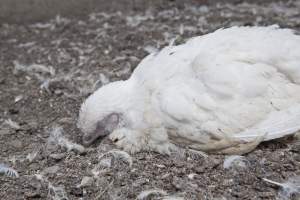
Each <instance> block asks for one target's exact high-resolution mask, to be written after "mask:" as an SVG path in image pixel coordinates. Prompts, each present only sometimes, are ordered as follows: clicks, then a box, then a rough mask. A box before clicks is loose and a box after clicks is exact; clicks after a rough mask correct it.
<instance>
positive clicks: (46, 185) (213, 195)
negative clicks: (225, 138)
mask: <svg viewBox="0 0 300 200" xmlns="http://www.w3.org/2000/svg"><path fill="white" fill-rule="evenodd" d="M284 2H286V3H280V2H276V1H258V0H257V1H255V0H253V1H249V2H248V3H247V2H244V1H230V2H229V1H227V2H226V1H220V2H218V1H213V2H211V3H209V4H208V3H203V1H188V2H186V3H182V2H180V1H165V3H164V4H161V5H156V6H155V7H151V8H149V9H147V10H146V11H144V10H142V9H139V8H138V7H133V8H132V10H129V11H128V10H126V11H124V10H122V9H121V10H119V11H118V12H102V13H91V14H90V15H88V16H86V17H81V18H80V19H78V18H77V19H66V18H63V17H60V16H57V17H56V18H54V19H52V20H50V21H48V22H44V23H35V24H29V25H8V24H2V25H0V164H1V163H2V164H5V165H6V166H7V167H11V168H13V169H14V170H16V171H17V172H18V174H19V177H15V178H14V177H9V176H1V174H0V199H11V200H14V199H55V200H56V199H85V200H89V199H120V200H122V199H136V198H140V199H200V200H202V199H203V200H205V199H209V200H210V199H214V200H226V199H227V200H234V199H284V198H285V199H299V198H300V197H299V193H298V196H297V194H294V195H289V193H288V191H283V190H282V189H281V188H280V187H278V186H276V185H274V184H271V183H268V182H266V181H264V180H263V178H267V179H269V180H273V181H277V182H280V183H282V182H285V181H287V180H290V179H291V178H293V177H297V176H300V154H299V152H300V144H299V142H297V141H296V140H295V139H293V138H287V139H283V140H278V141H270V142H267V143H263V144H261V145H260V146H259V147H258V148H257V149H256V150H255V151H253V152H251V153H249V154H247V155H245V157H244V158H243V159H242V160H240V161H239V162H235V164H233V165H232V166H231V167H230V168H227V169H225V168H224V167H223V163H224V160H225V158H226V157H225V156H220V155H209V156H208V157H207V156H201V155H197V154H195V153H192V152H188V151H186V152H183V153H182V154H180V155H172V156H166V155H160V154H157V153H153V152H143V153H138V154H135V155H132V158H126V156H127V155H123V154H122V153H118V152H117V153H114V152H111V150H113V149H115V148H116V147H115V146H114V145H113V144H111V143H110V141H109V140H108V139H104V140H102V141H101V142H100V141H99V142H98V143H97V144H94V145H93V146H92V147H91V148H89V149H86V152H81V151H80V147H79V148H78V147H77V146H76V147H75V150H72V149H69V150H68V149H67V148H65V147H61V146H60V145H59V144H62V143H68V142H65V141H66V140H65V139H64V138H68V140H69V141H72V142H75V143H78V144H80V143H81V136H82V133H80V131H79V130H78V129H77V128H76V119H77V116H78V109H79V107H80V104H81V103H82V101H83V100H84V99H85V98H86V97H87V96H88V95H89V94H90V93H91V92H93V91H94V90H95V89H96V88H98V87H100V86H101V85H103V84H106V83H107V82H110V81H115V80H120V79H126V78H128V77H129V76H130V73H131V72H132V70H133V69H134V68H135V66H136V65H137V64H138V63H139V62H140V61H141V59H142V58H143V57H144V56H146V55H147V54H148V53H150V52H152V51H155V50H157V49H161V48H162V47H164V46H166V45H168V44H169V43H170V41H172V40H175V41H177V42H178V41H184V40H185V39H187V38H189V37H192V36H197V35H202V34H205V33H208V32H211V31H213V30H216V29H218V28H221V27H230V26H234V25H272V24H278V25H280V26H282V27H289V28H293V29H295V30H297V31H299V30H300V1H284ZM60 134H61V135H60ZM68 144H71V143H68ZM72 145H73V144H71V146H72ZM73 146H74V145H73ZM73 146H72V147H73ZM76 149H77V150H76ZM78 149H79V150H78ZM78 151H79V152H78ZM106 152H110V153H106ZM105 153H106V154H105ZM122 155H123V157H122ZM101 156H102V157H101ZM130 159H132V160H130ZM131 161H132V164H131V163H130V162H131ZM0 173H1V166H0ZM82 180H83V181H82ZM299 182H300V181H299ZM145 191H146V192H145ZM142 192H144V193H142ZM147 192H148V193H149V195H147ZM298 192H299V191H298ZM140 193H142V195H144V194H145V197H142V196H138V195H139V194H140Z"/></svg>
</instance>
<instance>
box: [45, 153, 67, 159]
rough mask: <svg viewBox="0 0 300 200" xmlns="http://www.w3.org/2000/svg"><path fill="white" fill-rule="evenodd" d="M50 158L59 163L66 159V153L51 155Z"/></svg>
mask: <svg viewBox="0 0 300 200" xmlns="http://www.w3.org/2000/svg"><path fill="white" fill-rule="evenodd" d="M49 157H50V158H52V159H54V160H56V161H59V160H62V159H63V158H65V157H66V154H65V153H52V154H50V155H49Z"/></svg>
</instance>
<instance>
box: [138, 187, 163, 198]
mask: <svg viewBox="0 0 300 200" xmlns="http://www.w3.org/2000/svg"><path fill="white" fill-rule="evenodd" d="M167 194H168V193H167V192H165V191H164V190H158V189H157V190H156V189H153V190H146V191H142V192H141V193H140V194H139V195H138V196H137V197H136V199H137V200H146V199H148V198H151V196H155V197H156V196H166V195H167Z"/></svg>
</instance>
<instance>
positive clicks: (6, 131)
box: [0, 129, 13, 136]
mask: <svg viewBox="0 0 300 200" xmlns="http://www.w3.org/2000/svg"><path fill="white" fill-rule="evenodd" d="M12 133H13V132H12V131H10V130H9V129H1V130H0V135H1V136H3V135H9V134H12Z"/></svg>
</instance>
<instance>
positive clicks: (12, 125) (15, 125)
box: [4, 119, 21, 130]
mask: <svg viewBox="0 0 300 200" xmlns="http://www.w3.org/2000/svg"><path fill="white" fill-rule="evenodd" d="M4 124H7V125H8V126H9V127H10V128H12V129H15V130H20V129H21V126H20V125H19V124H18V123H17V122H15V121H13V120H11V119H7V120H5V121H4Z"/></svg>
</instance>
